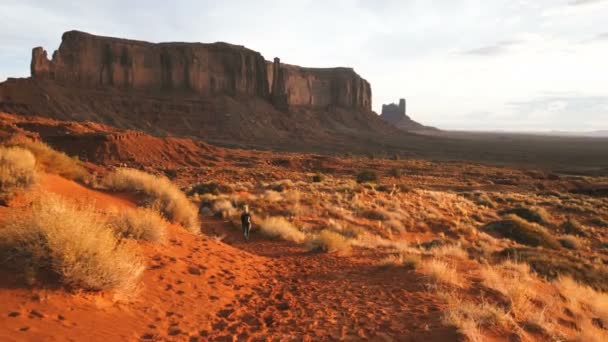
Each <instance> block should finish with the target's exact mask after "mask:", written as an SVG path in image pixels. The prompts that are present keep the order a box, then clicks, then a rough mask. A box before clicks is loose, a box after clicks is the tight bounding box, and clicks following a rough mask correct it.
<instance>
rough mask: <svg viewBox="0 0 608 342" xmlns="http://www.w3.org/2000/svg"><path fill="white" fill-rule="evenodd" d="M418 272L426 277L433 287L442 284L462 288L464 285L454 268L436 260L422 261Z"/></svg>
mask: <svg viewBox="0 0 608 342" xmlns="http://www.w3.org/2000/svg"><path fill="white" fill-rule="evenodd" d="M420 271H421V272H422V273H424V274H426V275H428V276H429V277H430V278H431V280H432V285H435V286H437V285H441V284H443V285H451V286H455V287H462V286H463V285H464V281H463V279H462V278H461V277H460V274H459V273H458V271H457V270H456V267H455V266H454V265H452V264H450V263H448V262H446V261H443V260H439V259H437V258H432V259H430V260H425V261H423V262H422V264H421V265H420Z"/></svg>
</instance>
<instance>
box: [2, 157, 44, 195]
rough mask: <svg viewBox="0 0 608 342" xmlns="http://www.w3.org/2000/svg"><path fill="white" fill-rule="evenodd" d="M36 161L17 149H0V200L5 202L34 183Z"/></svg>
mask: <svg viewBox="0 0 608 342" xmlns="http://www.w3.org/2000/svg"><path fill="white" fill-rule="evenodd" d="M35 176H36V159H35V158H34V155H33V154H32V153H31V152H30V151H28V150H25V149H22V148H19V147H8V148H7V147H0V199H2V200H6V199H8V198H9V197H11V196H13V195H15V194H16V193H18V192H20V191H24V190H27V189H28V188H30V187H31V186H32V185H33V184H34V183H35Z"/></svg>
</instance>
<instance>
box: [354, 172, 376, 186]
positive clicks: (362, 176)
mask: <svg viewBox="0 0 608 342" xmlns="http://www.w3.org/2000/svg"><path fill="white" fill-rule="evenodd" d="M377 180H378V174H376V172H375V171H371V170H365V171H361V172H359V173H358V174H357V183H367V182H375V181H377Z"/></svg>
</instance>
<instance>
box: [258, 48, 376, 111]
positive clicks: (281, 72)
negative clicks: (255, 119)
mask: <svg viewBox="0 0 608 342" xmlns="http://www.w3.org/2000/svg"><path fill="white" fill-rule="evenodd" d="M268 79H269V82H270V84H271V95H272V99H273V103H274V104H275V105H276V106H277V107H279V108H285V107H288V106H289V107H290V106H306V107H313V108H321V107H327V106H332V105H334V106H339V107H344V108H354V109H360V110H367V111H370V110H371V87H370V85H369V83H368V82H367V81H366V80H364V79H363V78H361V77H360V76H359V75H358V74H357V73H356V72H355V71H354V70H353V69H351V68H303V67H300V66H297V65H289V64H283V63H281V61H280V60H279V59H278V58H275V59H274V62H273V63H272V64H271V63H269V64H268Z"/></svg>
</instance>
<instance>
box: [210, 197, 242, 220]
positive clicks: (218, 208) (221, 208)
mask: <svg viewBox="0 0 608 342" xmlns="http://www.w3.org/2000/svg"><path fill="white" fill-rule="evenodd" d="M212 211H213V213H214V214H215V215H217V216H219V217H221V218H229V217H232V216H234V215H236V209H235V208H234V206H233V205H232V202H230V201H229V200H227V199H219V200H217V201H215V202H213V209H212Z"/></svg>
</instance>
